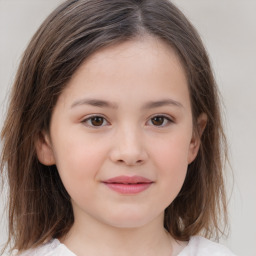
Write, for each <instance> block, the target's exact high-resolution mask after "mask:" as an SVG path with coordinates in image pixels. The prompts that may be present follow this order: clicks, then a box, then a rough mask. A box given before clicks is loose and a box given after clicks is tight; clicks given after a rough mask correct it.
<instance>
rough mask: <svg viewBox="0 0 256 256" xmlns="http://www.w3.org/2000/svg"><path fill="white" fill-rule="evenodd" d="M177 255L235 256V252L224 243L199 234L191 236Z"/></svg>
mask: <svg viewBox="0 0 256 256" xmlns="http://www.w3.org/2000/svg"><path fill="white" fill-rule="evenodd" d="M178 256H235V254H233V253H232V252H231V251H230V250H229V249H228V248H227V247H225V246H224V245H221V244H218V243H215V242H212V241H210V240H208V239H206V238H204V237H201V236H193V237H191V238H190V241H189V243H188V245H187V247H185V249H184V250H183V251H182V252H181V253H180V254H179V255H178Z"/></svg>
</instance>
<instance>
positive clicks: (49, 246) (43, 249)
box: [13, 239, 76, 256]
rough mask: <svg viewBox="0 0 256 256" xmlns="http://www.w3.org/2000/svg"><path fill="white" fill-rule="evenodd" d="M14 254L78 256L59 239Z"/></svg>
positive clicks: (25, 255) (15, 255)
mask: <svg viewBox="0 0 256 256" xmlns="http://www.w3.org/2000/svg"><path fill="white" fill-rule="evenodd" d="M13 256H76V255H75V254H74V253H72V252H71V251H69V250H68V249H67V247H66V246H65V245H63V244H61V243H60V242H59V240H58V239H53V240H51V241H50V242H48V243H46V244H43V245H41V246H39V247H37V248H35V249H30V250H27V251H24V252H22V253H19V252H16V253H15V254H14V255H13Z"/></svg>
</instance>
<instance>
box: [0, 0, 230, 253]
mask: <svg viewBox="0 0 256 256" xmlns="http://www.w3.org/2000/svg"><path fill="white" fill-rule="evenodd" d="M2 140H3V151H2V162H1V170H2V173H3V172H4V170H6V171H7V177H8V182H9V187H10V191H9V240H8V242H7V246H8V245H11V249H10V251H11V253H12V254H14V255H23V256H25V255H36V256H46V255H47V256H50V255H64V256H74V255H76V256H83V255H118V256H119V255H123V256H125V255H131V254H133V255H135V256H137V255H149V256H155V255H162V256H175V255H179V256H192V255H193V256H195V255H197V256H198V255H204V256H207V255H233V254H232V253H231V252H230V251H229V250H228V249H226V248H225V247H223V246H221V245H218V244H216V243H213V242H211V241H209V240H207V239H206V238H211V237H212V238H216V239H217V238H218V237H219V235H220V233H221V230H222V229H221V224H225V223H226V201H225V189H224V184H223V176H222V168H223V161H224V160H225V159H224V158H225V155H226V150H225V136H224V134H223V130H222V125H221V118H220V110H219V103H218V93H217V88H216V86H215V81H214V78H213V75H212V71H211V67H210V64H209V60H208V57H207V54H206V51H205V49H204V47H203V45H202V42H201V40H200V38H199V36H198V34H197V32H196V30H195V29H194V28H193V26H192V25H191V24H190V23H189V21H188V20H187V19H186V18H185V17H184V15H183V14H182V13H181V12H180V11H179V10H178V9H177V8H176V7H175V6H174V5H173V4H172V3H170V2H169V1H167V0H108V1H106V0H78V1H77V0H76V1H75V0H69V1H66V2H64V3H63V4H62V5H60V6H59V7H58V8H57V9H56V10H55V11H54V12H53V13H52V14H51V15H50V16H49V17H48V18H47V19H46V20H45V22H44V23H43V24H42V26H41V27H40V28H39V30H38V31H37V33H36V34H35V35H34V37H33V38H32V40H31V42H30V44H29V46H28V48H27V50H26V51H25V53H24V56H23V59H22V61H21V64H20V67H19V70H18V73H17V77H16V80H15V83H14V86H13V91H12V95H11V101H10V105H9V111H8V114H7V118H6V121H5V124H4V127H3V130H2ZM221 216H222V219H221ZM221 220H222V222H223V223H222V222H221ZM224 226H225V225H224ZM199 235H200V236H199ZM203 237H206V238H203ZM6 248H7V247H6Z"/></svg>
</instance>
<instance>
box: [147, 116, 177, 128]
mask: <svg viewBox="0 0 256 256" xmlns="http://www.w3.org/2000/svg"><path fill="white" fill-rule="evenodd" d="M170 122H172V120H171V119H170V118H168V117H166V116H154V117H152V118H151V119H150V123H151V125H153V126H160V127H163V126H166V125H168V124H169V123H170Z"/></svg>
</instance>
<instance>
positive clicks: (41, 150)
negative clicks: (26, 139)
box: [35, 132, 55, 166]
mask: <svg viewBox="0 0 256 256" xmlns="http://www.w3.org/2000/svg"><path fill="white" fill-rule="evenodd" d="M35 147H36V154H37V158H38V160H39V162H40V163H41V164H44V165H47V166H50V165H54V164H55V158H54V154H53V150H52V145H51V140H50V137H49V135H48V134H47V133H45V132H41V133H40V134H39V135H38V138H37V140H36V142H35Z"/></svg>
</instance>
